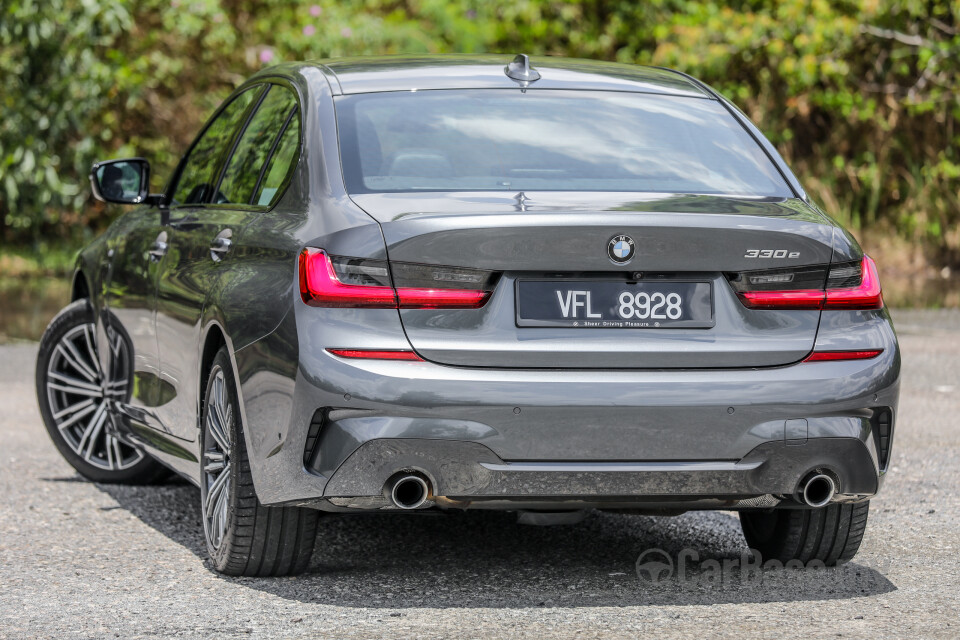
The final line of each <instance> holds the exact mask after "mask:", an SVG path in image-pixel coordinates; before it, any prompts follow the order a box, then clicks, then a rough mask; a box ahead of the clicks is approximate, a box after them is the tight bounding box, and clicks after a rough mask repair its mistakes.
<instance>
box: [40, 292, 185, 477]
mask: <svg viewBox="0 0 960 640" xmlns="http://www.w3.org/2000/svg"><path fill="white" fill-rule="evenodd" d="M93 320H94V318H93V310H92V309H91V307H90V304H89V302H88V301H87V300H85V299H84V300H77V301H76V302H74V303H72V304H70V305H68V306H67V307H65V308H64V309H63V310H62V311H61V312H60V313H59V314H57V316H56V317H55V318H54V319H53V320H51V321H50V324H49V325H48V326H47V329H46V331H44V333H43V337H42V338H40V350H39V353H38V354H37V369H36V385H37V401H38V403H39V405H40V415H41V416H42V417H43V423H44V425H45V426H46V428H47V432H48V433H49V434H50V438H51V439H52V440H53V444H54V445H56V447H57V449H58V450H59V451H60V453H61V455H63V457H64V458H65V459H66V460H67V462H69V463H70V465H71V466H73V468H74V469H76V470H77V471H78V472H79V473H80V474H81V475H83V476H85V477H87V478H89V479H90V480H93V481H95V482H115V483H128V484H143V483H149V482H154V481H156V480H159V479H162V478H165V477H166V476H167V471H166V469H164V468H163V467H162V466H161V465H160V464H159V463H157V462H156V461H155V460H153V459H151V458H150V457H148V456H147V455H146V454H144V453H143V452H142V451H141V450H140V449H137V448H136V447H133V446H131V445H129V444H127V443H125V442H123V441H122V440H120V439H119V438H117V437H116V435H114V430H113V423H112V422H111V421H112V420H114V416H113V413H112V412H113V407H112V403H113V402H114V401H121V402H123V401H126V400H127V399H128V398H129V395H130V379H131V370H132V366H131V353H130V345H129V341H128V340H126V339H125V335H124V334H123V332H122V331H119V330H111V331H110V335H109V336H108V341H109V343H110V344H109V345H107V348H109V351H110V353H109V356H110V357H109V358H107V361H108V362H109V365H107V368H106V370H104V369H103V367H101V365H100V358H99V356H98V345H97V342H96V328H95V325H94V321H93Z"/></svg>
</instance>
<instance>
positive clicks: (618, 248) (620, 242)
mask: <svg viewBox="0 0 960 640" xmlns="http://www.w3.org/2000/svg"><path fill="white" fill-rule="evenodd" d="M636 252H637V247H636V245H635V244H634V242H633V238H631V237H630V236H625V235H616V236H613V237H612V238H610V241H609V242H608V243H607V255H608V256H610V259H611V260H613V261H614V262H616V263H617V264H627V263H628V262H630V261H631V260H633V254H635V253H636Z"/></svg>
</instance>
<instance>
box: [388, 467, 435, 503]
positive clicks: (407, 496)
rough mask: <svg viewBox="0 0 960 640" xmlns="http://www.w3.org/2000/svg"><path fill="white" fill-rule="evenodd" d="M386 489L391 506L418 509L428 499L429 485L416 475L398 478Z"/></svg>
mask: <svg viewBox="0 0 960 640" xmlns="http://www.w3.org/2000/svg"><path fill="white" fill-rule="evenodd" d="M387 488H388V489H389V492H388V495H389V496H390V501H391V502H392V503H393V506H395V507H397V508H400V509H418V508H420V507H422V506H423V504H424V503H425V502H426V501H427V499H428V498H429V497H430V485H429V484H428V483H427V481H426V480H424V479H423V478H421V477H420V476H418V475H412V474H411V475H402V476H399V477H397V478H396V479H395V480H394V481H393V482H392V484H391V483H388V486H387Z"/></svg>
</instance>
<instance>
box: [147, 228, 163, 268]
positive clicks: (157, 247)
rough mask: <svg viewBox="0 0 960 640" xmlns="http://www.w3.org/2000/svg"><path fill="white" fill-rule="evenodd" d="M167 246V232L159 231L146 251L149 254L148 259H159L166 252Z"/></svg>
mask: <svg viewBox="0 0 960 640" xmlns="http://www.w3.org/2000/svg"><path fill="white" fill-rule="evenodd" d="M167 247H168V245H167V232H166V231H161V232H160V235H158V236H157V239H156V240H154V242H153V244H152V245H150V249H149V250H148V251H147V253H148V254H150V260H152V261H153V262H157V261H159V260H160V259H161V258H162V257H163V256H165V255H166V254H167Z"/></svg>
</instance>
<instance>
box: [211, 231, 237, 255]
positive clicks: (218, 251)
mask: <svg viewBox="0 0 960 640" xmlns="http://www.w3.org/2000/svg"><path fill="white" fill-rule="evenodd" d="M232 236H233V232H232V231H231V230H230V229H224V230H223V231H221V232H220V233H218V234H217V237H216V238H214V239H213V244H211V245H210V257H211V258H213V259H214V260H220V258H221V257H222V256H223V254H225V253H226V252H227V251H230V247H232V246H233V241H232V240H230V238H231V237H232Z"/></svg>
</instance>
